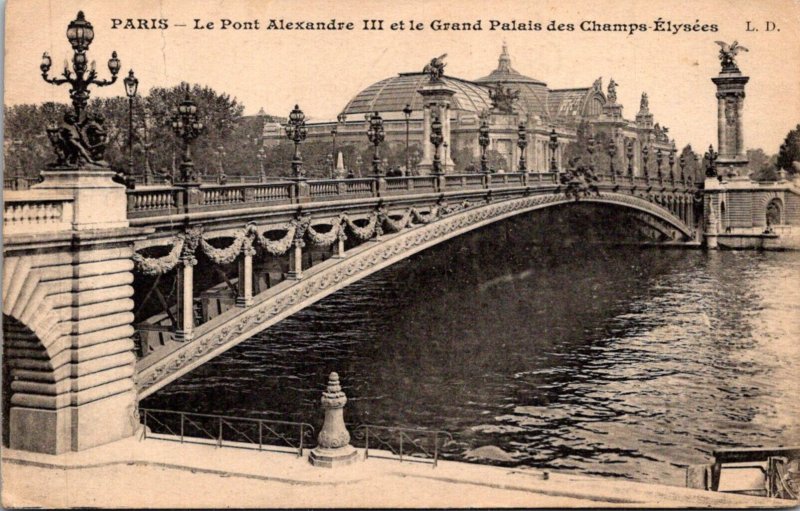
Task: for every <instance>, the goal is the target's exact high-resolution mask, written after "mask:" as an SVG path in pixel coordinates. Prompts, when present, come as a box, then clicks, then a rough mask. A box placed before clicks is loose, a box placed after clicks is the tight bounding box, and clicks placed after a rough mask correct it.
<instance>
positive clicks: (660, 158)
mask: <svg viewBox="0 0 800 511" xmlns="http://www.w3.org/2000/svg"><path fill="white" fill-rule="evenodd" d="M663 161H664V153H662V152H661V148H660V147H659V148H658V149H656V169H658V173H657V174H656V175H657V176H658V182H659V183H661V182H662V181H663V179H664V176H663V175H662V174H661V163H663Z"/></svg>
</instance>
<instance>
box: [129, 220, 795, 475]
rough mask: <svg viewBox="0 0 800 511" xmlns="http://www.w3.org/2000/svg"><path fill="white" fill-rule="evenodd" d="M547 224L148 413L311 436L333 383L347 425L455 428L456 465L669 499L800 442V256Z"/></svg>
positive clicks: (298, 333)
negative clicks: (698, 479) (696, 477)
mask: <svg viewBox="0 0 800 511" xmlns="http://www.w3.org/2000/svg"><path fill="white" fill-rule="evenodd" d="M555 218H556V217H552V218H548V217H547V215H541V216H540V217H539V218H538V219H536V220H535V221H534V220H530V219H527V220H526V219H522V220H516V221H509V222H506V223H504V224H499V225H495V226H494V227H489V228H486V229H484V230H482V231H480V232H476V233H472V234H469V235H466V236H462V237H460V238H458V239H455V240H451V241H450V242H448V243H445V244H443V245H440V246H438V247H435V248H433V249H430V250H428V251H426V252H424V253H422V254H418V255H417V256H415V257H413V258H411V259H409V260H406V261H404V262H402V263H398V264H397V265H395V266H393V267H390V268H388V269H386V270H384V271H382V272H380V273H378V274H376V275H374V276H372V277H371V278H368V279H365V280H363V281H361V282H359V283H358V284H356V285H353V286H351V287H349V288H346V289H345V290H343V291H341V292H339V293H337V294H335V295H333V296H331V297H329V298H327V299H325V300H324V301H322V302H320V303H318V304H317V305H316V306H314V307H311V308H309V309H306V310H304V311H302V312H300V313H298V314H296V315H295V316H293V317H291V318H289V319H287V320H285V321H283V322H282V323H280V324H279V325H277V326H275V327H273V328H271V329H269V330H268V331H266V332H263V333H262V334H260V335H258V336H256V337H254V338H253V339H250V340H249V341H247V342H245V343H243V344H241V345H239V346H238V347H236V348H234V349H232V350H231V351H229V352H227V353H226V354H224V355H222V356H220V357H219V358H217V359H216V360H214V361H212V362H211V363H209V364H207V365H206V366H204V367H202V368H200V369H198V370H196V371H195V372H193V373H190V374H189V375H187V376H186V377H184V378H182V379H180V380H178V381H177V382H175V383H173V384H171V385H170V386H168V387H166V388H165V389H163V390H162V391H160V392H159V393H157V394H156V395H155V396H153V397H151V398H148V400H146V402H145V403H143V405H144V406H149V407H166V408H170V409H180V410H190V411H202V412H208V413H224V414H232V415H248V416H261V417H270V418H283V419H288V420H296V421H306V422H311V423H312V424H314V425H315V426H317V427H319V424H320V422H321V413H320V407H319V398H320V395H321V390H322V388H323V387H324V384H325V381H326V377H327V374H328V373H329V372H330V371H334V370H335V371H338V372H339V374H340V376H341V378H342V379H343V385H344V390H345V391H346V392H347V395H348V396H349V398H350V401H349V403H348V406H347V409H346V411H345V413H346V419H347V421H348V422H352V423H370V424H381V425H396V426H399V425H402V426H410V427H425V428H433V429H442V430H446V431H449V432H451V433H452V434H453V436H454V438H455V442H454V443H453V444H451V445H450V446H448V449H447V456H448V457H449V458H453V459H461V457H462V456H463V453H464V452H465V451H466V450H468V449H470V448H476V447H480V446H485V445H492V446H497V447H499V448H501V449H503V450H504V451H506V452H507V453H509V454H510V455H511V456H513V457H514V459H515V461H514V463H518V464H522V465H528V466H533V467H541V468H549V469H553V470H560V471H577V472H581V473H586V474H597V475H605V476H614V477H625V478H631V479H635V480H640V481H649V482H660V483H664V484H675V485H683V484H684V469H683V467H685V466H686V465H689V464H696V463H706V462H709V461H710V460H711V455H710V453H711V451H712V450H713V449H715V448H719V447H744V446H776V445H790V444H800V424H799V423H798V422H799V421H798V420H799V419H800V399H798V398H797V389H798V388H800V371H798V368H800V313H798V311H800V285H798V284H800V282H798V275H800V253H798V252H772V253H760V252H708V253H706V252H704V251H700V250H680V249H663V248H643V247H638V246H631V245H615V244H609V243H596V242H597V241H602V240H603V239H604V238H605V237H606V233H605V232H604V231H592V230H591V229H585V228H580V229H576V228H575V227H574V226H572V225H570V221H569V220H564V219H561V220H558V221H556V220H555ZM550 222H552V223H550ZM576 231H580V232H576Z"/></svg>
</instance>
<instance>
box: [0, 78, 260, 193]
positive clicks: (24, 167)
mask: <svg viewBox="0 0 800 511" xmlns="http://www.w3.org/2000/svg"><path fill="white" fill-rule="evenodd" d="M187 92H188V94H189V96H190V97H191V99H192V100H193V101H194V102H195V103H196V104H197V107H198V114H199V117H200V119H201V121H202V122H203V124H204V125H205V126H206V132H205V133H204V134H203V135H202V136H201V137H200V138H198V139H197V140H196V141H195V143H194V145H193V148H192V149H193V157H194V159H195V162H196V164H197V168H198V170H199V171H200V172H203V173H207V174H210V175H216V174H217V172H218V168H219V157H218V156H217V153H216V151H217V150H218V147H219V146H222V147H223V148H224V149H225V152H226V155H227V157H226V162H227V161H230V163H231V166H232V168H231V173H233V174H237V173H244V174H251V175H257V174H258V160H257V159H256V155H257V153H258V147H257V145H256V144H252V143H250V144H248V143H247V141H248V140H249V141H252V140H253V135H254V134H255V133H259V134H260V129H261V127H263V123H261V124H260V126H259V123H258V122H254V123H241V124H240V121H241V119H242V112H243V111H244V106H243V105H242V104H241V103H239V102H238V101H237V100H236V98H232V97H231V96H229V95H228V94H224V93H218V92H217V91H215V90H214V89H211V88H210V87H205V86H202V85H199V84H194V85H189V84H188V83H181V84H180V85H178V86H175V87H168V88H165V87H154V88H152V89H150V91H149V93H148V94H147V95H145V96H140V97H137V98H136V99H135V100H134V122H135V126H134V131H135V134H134V137H135V138H134V161H135V174H139V175H141V173H142V169H143V166H144V164H143V158H144V156H143V150H142V147H141V141H142V139H143V130H142V127H143V126H142V123H143V121H142V119H143V113H144V109H145V108H147V110H149V111H150V113H151V115H152V122H151V123H150V126H149V127H148V140H149V142H150V143H151V144H152V146H151V149H150V152H149V156H150V164H151V167H152V168H153V169H156V170H161V171H164V172H167V173H169V172H171V168H172V162H173V155H177V157H178V158H179V157H180V152H179V150H178V148H179V147H180V146H179V141H178V140H177V139H176V137H175V135H174V134H173V132H172V127H171V123H170V121H171V117H172V110H173V109H174V108H175V107H177V106H178V104H179V103H180V102H181V101H183V99H184V98H185V96H186V94H187ZM70 108H71V107H70V106H69V105H67V104H61V103H52V102H48V103H43V104H41V105H15V106H12V107H6V108H5V137H6V143H5V144H4V150H5V156H6V161H7V162H8V167H9V169H10V170H12V172H14V173H15V174H16V175H21V176H29V177H35V176H38V174H39V172H40V171H41V170H42V169H45V168H46V165H47V163H49V162H51V161H52V160H53V159H54V154H53V150H52V148H51V144H50V142H49V140H48V139H47V135H46V133H45V129H46V128H47V127H48V126H49V125H52V124H60V123H61V120H62V118H63V116H64V112H66V111H67V110H68V109H70ZM87 111H88V112H99V113H102V114H103V116H104V117H105V128H106V131H107V133H108V142H107V146H106V154H105V159H106V161H108V163H109V165H110V166H111V168H112V169H117V170H119V169H127V167H128V155H129V153H128V151H129V150H128V98H127V97H122V96H117V97H112V98H94V99H92V100H91V101H90V102H89V105H88V108H87ZM265 120H266V119H265ZM259 141H260V139H259ZM226 171H227V167H226Z"/></svg>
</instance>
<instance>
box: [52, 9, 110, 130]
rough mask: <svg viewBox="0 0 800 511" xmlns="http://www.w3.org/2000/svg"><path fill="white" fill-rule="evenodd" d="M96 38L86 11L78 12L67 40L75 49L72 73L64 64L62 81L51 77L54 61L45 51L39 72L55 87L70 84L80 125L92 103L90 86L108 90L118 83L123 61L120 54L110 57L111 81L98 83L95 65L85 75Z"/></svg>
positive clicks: (71, 95) (69, 28) (68, 29)
mask: <svg viewBox="0 0 800 511" xmlns="http://www.w3.org/2000/svg"><path fill="white" fill-rule="evenodd" d="M93 39H94V28H93V27H92V24H91V23H89V22H88V21H86V18H85V17H84V15H83V11H78V16H77V17H76V18H75V19H74V20H72V21H71V22H70V23H69V25H68V26H67V40H69V43H70V45H71V46H72V50H73V52H74V54H73V56H72V69H73V72H71V71H70V70H69V67H68V65H67V64H66V62H65V64H64V71H63V72H62V76H63V78H50V77H49V76H48V72H49V71H50V66H52V64H53V61H52V60H51V59H50V55H48V54H47V52H45V53H44V54H43V55H42V63H41V64H40V65H39V69H41V71H42V78H43V79H44V81H46V82H47V83H52V84H53V85H61V84H64V83H68V84H69V85H70V91H69V96H70V99H72V106H73V108H75V116H76V117H77V123H78V124H80V123H81V122H82V121H83V115H84V110H85V109H86V104H87V102H88V101H89V86H90V85H96V86H97V87H105V86H107V85H111V84H112V83H114V82H116V81H117V73H119V68H120V62H119V59H118V58H117V52H116V51H112V52H111V58H110V59H108V70H109V71H110V72H111V79H110V80H98V79H97V71H95V69H94V63H92V65H91V69H89V72H88V73H87V72H86V67H87V59H86V52H87V51H88V50H89V46H90V45H91V44H92V40H93Z"/></svg>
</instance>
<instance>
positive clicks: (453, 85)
mask: <svg viewBox="0 0 800 511" xmlns="http://www.w3.org/2000/svg"><path fill="white" fill-rule="evenodd" d="M429 76H430V75H428V74H427V73H401V74H399V75H397V76H393V77H391V78H386V79H385V80H381V81H379V82H376V83H373V84H372V85H370V86H369V87H367V88H366V89H364V90H362V91H361V92H359V93H358V94H356V95H355V97H354V98H353V99H351V100H350V102H349V103H347V106H346V107H345V108H344V113H345V114H347V115H350V114H364V113H367V112H380V113H381V114H383V113H386V112H402V111H403V109H404V108H405V106H406V105H411V109H412V110H413V111H415V112H420V111H422V106H423V105H422V96H421V95H420V94H419V93H418V92H417V91H418V90H419V89H421V88H422V87H423V86H424V85H425V84H427V83H428V81H429V80H430V78H429ZM442 80H443V81H444V83H445V85H447V87H449V88H450V89H453V90H455V91H456V93H455V95H453V98H452V100H451V108H452V109H453V110H464V111H468V112H475V113H480V112H482V111H483V110H488V109H490V108H491V107H492V102H491V100H490V99H489V93H488V91H487V89H486V88H485V87H482V86H480V85H477V84H475V83H472V82H469V81H467V80H462V79H460V78H455V77H452V76H445V77H443V78H442Z"/></svg>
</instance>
